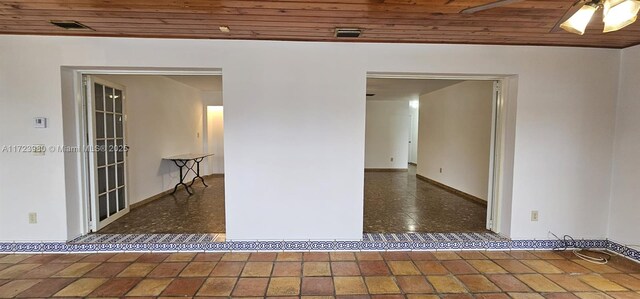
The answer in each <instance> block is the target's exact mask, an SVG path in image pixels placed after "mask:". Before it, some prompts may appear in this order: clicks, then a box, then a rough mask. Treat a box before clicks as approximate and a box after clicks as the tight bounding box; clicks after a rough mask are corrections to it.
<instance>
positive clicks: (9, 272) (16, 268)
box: [0, 264, 40, 279]
mask: <svg viewBox="0 0 640 299" xmlns="http://www.w3.org/2000/svg"><path fill="white" fill-rule="evenodd" d="M38 266H40V264H15V265H12V266H10V267H8V268H5V269H4V270H2V271H0V279H12V278H16V277H18V276H21V275H23V274H25V273H26V272H27V271H30V270H32V269H34V268H36V267H38Z"/></svg>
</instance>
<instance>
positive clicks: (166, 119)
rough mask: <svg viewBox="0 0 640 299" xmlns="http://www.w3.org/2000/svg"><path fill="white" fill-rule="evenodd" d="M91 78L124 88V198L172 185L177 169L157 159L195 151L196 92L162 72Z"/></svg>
mask: <svg viewBox="0 0 640 299" xmlns="http://www.w3.org/2000/svg"><path fill="white" fill-rule="evenodd" d="M97 77H99V78H102V79H105V80H107V81H110V82H113V83H116V84H120V85H123V86H124V87H125V92H126V98H125V113H126V114H127V121H126V124H125V125H126V132H127V135H126V138H127V144H128V145H129V147H130V148H129V153H128V155H127V163H128V165H127V175H128V177H127V183H128V184H129V190H128V191H129V203H130V204H133V203H136V202H140V201H142V200H145V199H147V198H149V197H151V196H154V195H156V194H158V193H161V192H164V191H167V190H169V189H173V187H174V186H175V185H176V183H178V181H179V180H180V174H179V172H178V168H177V167H176V166H175V165H174V164H173V162H171V161H167V160H162V158H164V157H169V156H174V155H180V154H187V153H196V152H201V148H202V131H203V130H202V123H203V120H202V118H203V115H202V100H201V98H200V91H199V90H197V89H195V88H193V87H189V86H187V85H184V84H182V83H179V82H177V81H174V80H171V79H169V78H167V77H164V76H145V75H100V76H97ZM192 177H193V175H191V174H190V175H189V176H188V178H192Z"/></svg>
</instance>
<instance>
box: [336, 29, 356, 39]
mask: <svg viewBox="0 0 640 299" xmlns="http://www.w3.org/2000/svg"><path fill="white" fill-rule="evenodd" d="M360 33H362V30H360V29H358V28H336V37H359V36H360Z"/></svg>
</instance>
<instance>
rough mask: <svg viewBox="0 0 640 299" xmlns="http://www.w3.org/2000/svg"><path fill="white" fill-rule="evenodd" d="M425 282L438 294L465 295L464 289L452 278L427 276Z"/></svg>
mask: <svg viewBox="0 0 640 299" xmlns="http://www.w3.org/2000/svg"><path fill="white" fill-rule="evenodd" d="M427 280H428V281H429V283H431V285H432V286H433V287H434V288H435V290H436V292H438V293H466V292H467V290H466V289H465V287H464V286H463V285H462V284H461V283H460V282H459V281H458V280H457V279H456V278H454V277H453V276H434V275H429V276H427Z"/></svg>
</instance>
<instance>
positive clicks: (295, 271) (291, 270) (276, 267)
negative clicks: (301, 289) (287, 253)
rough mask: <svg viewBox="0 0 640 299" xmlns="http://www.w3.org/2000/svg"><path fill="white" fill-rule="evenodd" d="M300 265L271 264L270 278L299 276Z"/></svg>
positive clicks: (286, 263) (297, 263)
mask: <svg viewBox="0 0 640 299" xmlns="http://www.w3.org/2000/svg"><path fill="white" fill-rule="evenodd" d="M301 274H302V263H300V262H275V263H273V274H272V276H300V275H301Z"/></svg>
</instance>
